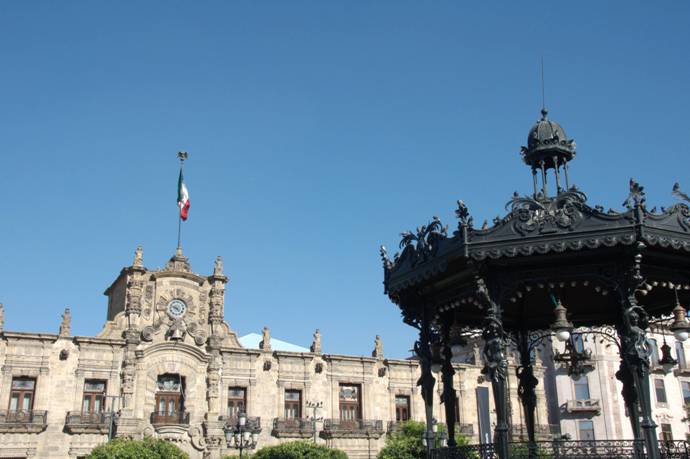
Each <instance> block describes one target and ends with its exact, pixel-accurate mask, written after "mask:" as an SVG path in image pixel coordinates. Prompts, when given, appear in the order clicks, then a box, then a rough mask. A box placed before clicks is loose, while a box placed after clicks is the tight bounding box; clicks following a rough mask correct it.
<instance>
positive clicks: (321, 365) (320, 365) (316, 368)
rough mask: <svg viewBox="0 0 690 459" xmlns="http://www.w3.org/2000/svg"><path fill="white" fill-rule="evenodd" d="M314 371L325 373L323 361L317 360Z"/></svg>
mask: <svg viewBox="0 0 690 459" xmlns="http://www.w3.org/2000/svg"><path fill="white" fill-rule="evenodd" d="M314 372H315V373H323V363H321V362H317V364H316V365H314Z"/></svg>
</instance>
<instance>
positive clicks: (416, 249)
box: [400, 216, 448, 265]
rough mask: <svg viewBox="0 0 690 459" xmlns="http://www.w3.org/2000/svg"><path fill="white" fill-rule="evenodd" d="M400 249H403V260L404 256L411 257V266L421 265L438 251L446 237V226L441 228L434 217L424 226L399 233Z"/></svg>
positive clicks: (439, 221) (438, 220)
mask: <svg viewBox="0 0 690 459" xmlns="http://www.w3.org/2000/svg"><path fill="white" fill-rule="evenodd" d="M400 236H401V237H402V239H401V240H400V248H401V249H403V252H402V255H401V256H400V257H401V258H403V257H404V256H405V255H406V254H409V256H411V257H412V265H416V264H417V263H423V262H425V261H427V260H428V259H429V258H431V257H432V256H433V255H434V254H435V253H436V250H438V245H439V243H440V241H441V240H442V239H446V237H447V236H448V226H443V224H442V223H441V220H440V219H439V218H438V217H436V216H434V217H433V218H432V219H431V222H429V223H428V224H426V225H422V226H419V227H417V230H416V231H415V232H414V233H413V232H412V231H404V232H402V233H400Z"/></svg>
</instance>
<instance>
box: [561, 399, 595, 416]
mask: <svg viewBox="0 0 690 459" xmlns="http://www.w3.org/2000/svg"><path fill="white" fill-rule="evenodd" d="M565 410H566V411H567V412H568V413H596V414H599V413H600V412H601V403H599V400H597V399H593V398H589V399H584V400H568V401H567V402H566V405H565Z"/></svg>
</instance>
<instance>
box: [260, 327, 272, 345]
mask: <svg viewBox="0 0 690 459" xmlns="http://www.w3.org/2000/svg"><path fill="white" fill-rule="evenodd" d="M259 349H261V350H263V351H270V350H271V331H270V330H269V328H268V327H264V330H263V337H262V339H261V342H260V343H259Z"/></svg>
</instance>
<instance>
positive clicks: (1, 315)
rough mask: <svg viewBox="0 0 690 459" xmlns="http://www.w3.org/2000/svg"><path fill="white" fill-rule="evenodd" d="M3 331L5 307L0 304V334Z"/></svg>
mask: <svg viewBox="0 0 690 459" xmlns="http://www.w3.org/2000/svg"><path fill="white" fill-rule="evenodd" d="M4 329H5V307H4V306H3V305H2V303H0V333H2V332H3V330H4Z"/></svg>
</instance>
